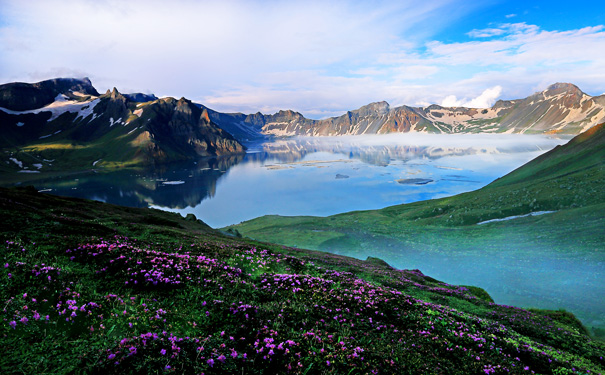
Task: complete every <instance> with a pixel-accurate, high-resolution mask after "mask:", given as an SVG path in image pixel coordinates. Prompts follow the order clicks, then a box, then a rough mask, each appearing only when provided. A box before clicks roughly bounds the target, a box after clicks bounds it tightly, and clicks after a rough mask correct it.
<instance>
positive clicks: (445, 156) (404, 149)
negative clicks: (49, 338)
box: [35, 133, 568, 228]
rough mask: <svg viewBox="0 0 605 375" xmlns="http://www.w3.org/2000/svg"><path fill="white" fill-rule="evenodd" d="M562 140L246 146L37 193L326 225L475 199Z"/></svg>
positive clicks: (393, 139) (212, 216)
mask: <svg viewBox="0 0 605 375" xmlns="http://www.w3.org/2000/svg"><path fill="white" fill-rule="evenodd" d="M567 140H568V138H567V139H565V138H554V137H549V136H538V135H508V134H497V135H496V134H487V135H485V134H482V135H459V134H454V135H427V134H410V133H406V134H395V135H372V136H344V137H298V138H289V139H278V140H273V141H268V142H264V143H259V144H254V145H248V147H249V150H248V153H247V154H246V155H238V156H232V157H223V158H216V159H209V160H201V161H198V162H196V163H186V164H178V165H170V166H168V167H164V168H160V169H154V170H149V171H146V172H144V173H133V172H128V171H123V172H113V173H100V172H98V173H89V174H81V175H78V176H76V177H74V176H71V177H66V178H56V179H52V180H45V181H40V182H38V183H35V186H36V187H37V188H38V189H39V190H41V191H46V192H50V193H53V194H58V195H67V196H76V197H81V198H89V199H95V200H100V201H103V202H108V203H114V204H119V205H125V206H133V207H146V206H149V207H154V208H159V209H163V210H169V211H174V212H178V213H180V214H182V215H186V214H188V213H193V214H194V215H195V216H196V217H197V218H199V219H201V220H203V221H204V222H206V223H207V224H208V225H210V226H212V227H215V228H217V227H224V226H227V225H230V224H236V223H239V222H241V221H244V220H248V219H252V218H255V217H258V216H262V215H267V214H278V215H316V216H327V215H332V214H336V213H342V212H347V211H354V210H368V209H378V208H383V207H386V206H391V205H396V204H401V203H409V202H414V201H419V200H426V199H432V198H440V197H445V196H450V195H454V194H459V193H462V192H466V191H471V190H475V189H479V188H481V187H482V186H485V185H486V184H488V183H489V182H491V181H493V180H494V179H496V178H498V177H501V176H503V175H504V174H506V173H508V172H510V171H512V170H513V169H515V168H517V167H519V166H521V165H522V164H524V163H526V162H528V161H529V160H531V159H533V158H535V157H537V156H538V155H540V154H542V153H544V152H546V151H548V150H550V149H552V148H553V147H555V146H556V145H559V144H563V143H565V142H566V141H567Z"/></svg>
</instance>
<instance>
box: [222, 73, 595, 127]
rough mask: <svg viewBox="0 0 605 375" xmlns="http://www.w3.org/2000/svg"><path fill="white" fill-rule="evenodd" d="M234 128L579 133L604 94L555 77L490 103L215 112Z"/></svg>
mask: <svg viewBox="0 0 605 375" xmlns="http://www.w3.org/2000/svg"><path fill="white" fill-rule="evenodd" d="M211 117H212V119H213V120H214V121H215V122H216V123H217V124H219V126H221V127H222V128H224V129H226V130H228V131H229V132H231V133H233V134H238V135H240V136H243V135H245V136H247V137H254V136H256V137H258V136H262V135H275V136H293V135H304V136H334V135H359V134H386V133H397V132H400V133H407V132H411V131H416V132H428V133H531V134H541V133H562V134H578V133H580V132H582V131H584V130H587V129H588V128H590V127H591V126H593V125H595V124H598V123H601V122H603V121H605V96H603V95H601V96H597V97H591V96H589V95H587V94H585V93H583V92H582V91H581V90H580V89H579V88H578V87H576V86H574V85H572V84H569V83H556V84H554V85H551V86H549V87H548V88H547V89H546V90H544V91H542V92H538V93H535V94H533V95H531V96H529V97H527V98H525V99H517V100H507V101H503V100H500V101H498V102H496V104H494V106H492V107H491V108H484V109H481V108H464V107H455V108H452V107H441V106H438V105H431V106H428V107H423V108H420V107H410V106H401V107H395V108H392V107H390V106H389V104H388V103H387V102H377V103H371V104H368V105H366V106H363V107H361V108H359V109H357V110H354V111H348V112H347V113H346V114H344V115H342V116H338V117H331V118H328V119H323V120H311V119H307V118H305V117H304V116H303V115H302V114H300V113H298V112H294V111H279V112H278V113H275V114H273V115H263V114H261V113H256V114H254V115H244V114H241V113H238V114H221V113H218V112H217V113H213V114H212V115H211Z"/></svg>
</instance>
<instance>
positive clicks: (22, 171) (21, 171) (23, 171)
mask: <svg viewBox="0 0 605 375" xmlns="http://www.w3.org/2000/svg"><path fill="white" fill-rule="evenodd" d="M17 173H40V171H26V170H23V169H22V170H20V171H18V172H17Z"/></svg>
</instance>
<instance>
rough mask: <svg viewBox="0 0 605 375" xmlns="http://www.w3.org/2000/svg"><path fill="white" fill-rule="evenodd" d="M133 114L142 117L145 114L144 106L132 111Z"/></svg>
mask: <svg viewBox="0 0 605 375" xmlns="http://www.w3.org/2000/svg"><path fill="white" fill-rule="evenodd" d="M132 113H133V114H135V115H137V116H139V117H141V116H142V115H143V108H139V109H137V110H135V111H134V112H132Z"/></svg>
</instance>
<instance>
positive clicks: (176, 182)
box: [162, 181, 185, 185]
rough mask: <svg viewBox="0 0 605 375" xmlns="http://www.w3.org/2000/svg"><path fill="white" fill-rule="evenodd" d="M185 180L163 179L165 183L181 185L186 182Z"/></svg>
mask: <svg viewBox="0 0 605 375" xmlns="http://www.w3.org/2000/svg"><path fill="white" fill-rule="evenodd" d="M184 183H185V181H163V182H162V184H164V185H181V184H184Z"/></svg>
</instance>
